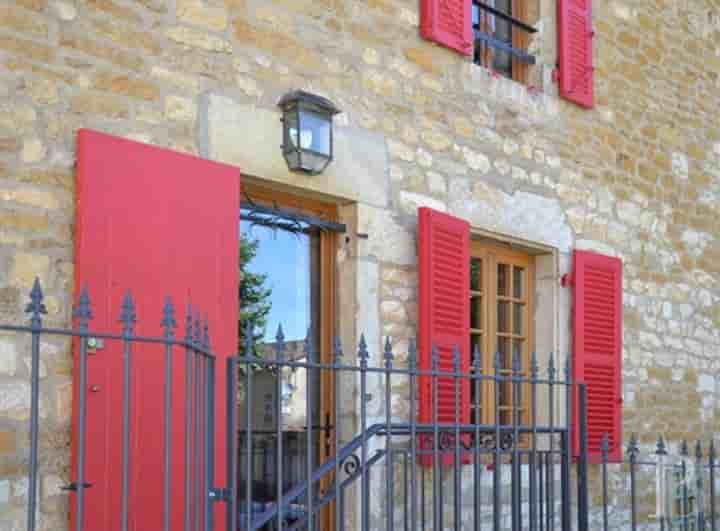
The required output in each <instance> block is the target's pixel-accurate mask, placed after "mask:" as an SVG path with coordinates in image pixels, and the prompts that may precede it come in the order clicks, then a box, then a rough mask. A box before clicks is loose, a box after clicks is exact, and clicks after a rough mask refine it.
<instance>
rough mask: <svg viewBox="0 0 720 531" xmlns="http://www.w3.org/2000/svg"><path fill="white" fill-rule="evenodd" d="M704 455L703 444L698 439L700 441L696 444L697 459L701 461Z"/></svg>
mask: <svg viewBox="0 0 720 531" xmlns="http://www.w3.org/2000/svg"><path fill="white" fill-rule="evenodd" d="M702 456H703V453H702V443H701V442H700V440H699V439H698V441H697V442H696V443H695V457H696V458H697V460H698V461H699V460H700V459H702Z"/></svg>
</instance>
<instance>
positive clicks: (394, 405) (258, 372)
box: [230, 326, 588, 531]
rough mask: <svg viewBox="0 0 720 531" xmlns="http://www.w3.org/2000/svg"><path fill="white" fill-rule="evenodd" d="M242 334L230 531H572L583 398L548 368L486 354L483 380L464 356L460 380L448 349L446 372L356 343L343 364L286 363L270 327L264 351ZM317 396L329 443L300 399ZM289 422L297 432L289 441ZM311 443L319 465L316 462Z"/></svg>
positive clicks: (413, 353)
mask: <svg viewBox="0 0 720 531" xmlns="http://www.w3.org/2000/svg"><path fill="white" fill-rule="evenodd" d="M255 332H256V331H255V330H252V329H250V328H248V329H246V330H245V333H244V337H245V344H244V346H243V349H242V350H243V352H241V355H240V356H239V357H238V358H236V359H235V360H233V363H234V364H236V365H237V374H238V375H239V377H238V378H237V379H235V381H234V382H231V385H232V384H235V385H237V386H238V391H237V396H239V397H240V399H239V400H240V405H241V407H240V416H241V417H242V418H241V419H240V422H239V425H238V433H237V437H236V439H235V442H234V444H236V445H237V448H238V456H239V459H238V461H237V463H236V465H237V467H238V473H237V484H236V485H235V486H234V487H232V490H233V492H234V493H236V496H233V497H232V501H231V503H232V504H235V506H234V507H233V508H232V509H231V510H232V511H233V512H235V515H236V517H237V526H236V528H235V529H244V530H256V529H273V530H294V529H326V528H329V527H326V524H327V523H328V522H331V526H332V527H334V528H335V529H337V530H338V531H340V530H343V529H346V528H349V529H360V530H363V531H364V530H367V529H375V528H383V529H387V530H389V531H393V530H395V529H401V530H416V529H423V530H425V529H433V530H439V529H447V528H448V527H450V528H452V529H455V530H460V529H471V528H472V529H475V530H480V529H488V530H490V529H492V530H499V529H512V530H513V531H515V530H521V529H523V530H525V529H530V530H533V531H550V530H555V529H557V530H567V531H569V530H570V529H572V528H574V527H575V522H574V521H573V516H574V513H573V511H572V508H571V505H572V503H573V502H578V503H579V502H580V500H578V498H579V497H580V498H582V497H583V496H585V497H586V496H587V486H586V485H585V484H581V483H584V482H585V481H586V475H585V472H583V474H576V483H577V485H575V484H574V483H571V479H572V473H573V465H572V459H573V456H572V449H571V440H572V439H571V419H572V413H571V411H570V408H571V402H572V401H571V399H570V397H571V396H572V393H573V390H575V389H576V390H577V392H578V393H579V394H580V396H581V402H580V408H581V409H582V411H580V412H579V414H580V417H581V418H583V419H584V413H585V412H584V401H583V400H584V397H585V387H584V385H582V384H575V383H573V382H572V381H571V380H570V371H569V367H565V368H563V370H562V371H559V370H558V369H557V368H556V363H555V361H554V356H552V355H550V356H548V357H547V362H546V366H545V368H544V369H541V368H540V365H539V363H538V359H537V357H536V356H534V355H533V356H532V358H531V359H530V360H529V362H526V363H528V365H529V366H523V360H522V359H521V358H520V355H519V354H516V355H515V356H514V359H513V360H512V362H511V366H510V367H507V366H506V364H504V362H503V360H502V359H501V357H500V355H499V354H496V355H495V356H494V359H493V361H492V365H491V367H492V369H491V370H490V371H489V372H488V371H485V372H483V370H482V366H483V360H482V359H481V354H480V352H479V351H478V350H477V349H476V350H475V352H474V353H473V356H472V360H471V367H472V370H470V371H462V370H461V359H460V356H461V354H460V350H459V348H455V349H454V351H453V354H452V361H450V362H449V363H448V360H447V359H442V356H441V353H440V351H439V349H437V348H435V349H433V352H432V353H431V354H430V357H431V366H430V368H428V369H420V368H419V367H418V356H419V353H418V352H417V350H416V347H415V345H414V343H413V342H410V344H409V347H408V348H407V352H403V353H401V355H399V354H398V353H396V352H395V350H394V347H393V345H392V342H391V341H390V339H389V338H388V339H387V340H386V341H385V343H384V348H383V349H380V351H379V352H376V353H371V352H370V349H369V346H368V344H367V342H366V340H365V337H364V336H362V337H361V339H360V341H359V344H358V347H357V349H356V350H355V352H353V353H346V352H344V350H343V348H342V346H341V344H340V342H339V341H336V342H335V346H334V349H333V351H332V352H326V353H322V352H320V350H319V349H317V348H315V347H314V346H313V344H312V341H310V340H305V341H304V344H303V348H302V349H301V350H300V351H299V352H298V349H297V348H296V345H295V346H293V347H292V348H290V347H289V346H288V344H287V342H286V340H285V336H284V333H283V329H282V326H280V327H279V329H278V332H277V334H276V337H275V338H274V340H273V341H269V340H267V339H265V340H264V341H256V340H255V339H254V338H255V337H256V333H255ZM291 350H292V353H290V351H291ZM232 372H234V371H232ZM298 375H303V376H302V377H298ZM230 378H231V379H232V378H234V376H230ZM298 378H299V379H300V380H302V381H303V382H304V385H305V388H304V391H303V389H302V385H299V386H298V388H297V392H296V393H295V394H292V393H290V394H289V395H288V393H287V392H286V393H285V394H283V393H284V390H286V389H287V387H288V385H289V384H288V383H287V382H288V381H295V380H298ZM327 382H332V383H333V387H334V388H335V389H336V393H335V396H334V400H333V401H332V403H331V404H329V405H328V404H326V405H325V407H326V408H329V410H330V411H329V412H328V413H327V418H328V419H331V422H332V423H333V426H332V427H331V431H332V433H331V434H330V435H329V436H326V433H327V432H328V426H315V425H314V423H315V419H316V415H315V414H314V413H315V412H316V410H317V409H318V408H319V407H320V405H319V404H316V402H315V401H316V400H317V397H316V396H315V395H314V394H313V393H311V392H310V391H309V390H310V389H311V387H313V388H317V386H318V385H319V386H320V387H321V389H323V390H324V387H323V386H327ZM421 386H425V390H424V391H422V392H421V391H420V388H421ZM441 386H442V388H440V387H441ZM463 386H466V390H467V389H468V388H469V389H474V392H473V393H472V400H471V403H470V404H463V405H469V407H471V408H472V410H473V413H472V415H470V422H465V421H462V420H461V418H467V417H466V416H465V417H463V416H462V415H461V414H459V413H456V414H454V415H453V414H452V411H455V412H458V411H459V410H460V408H461V393H462V391H461V389H462V387H463ZM428 389H429V390H430V392H429V393H428ZM321 392H323V391H321ZM263 397H264V398H263ZM349 397H355V398H353V399H349ZM483 397H485V398H483ZM488 397H489V398H488ZM523 397H526V399H524V398H523ZM428 399H430V400H431V402H432V403H431V404H430V407H431V409H432V411H433V415H432V418H431V421H430V422H419V421H418V411H419V407H420V401H421V400H428ZM258 400H260V401H263V400H265V401H266V403H265V404H264V405H262V404H258V403H257V401H258ZM440 402H442V403H440ZM504 404H509V405H504ZM522 404H527V406H523V405H522ZM427 405H428V404H425V406H427ZM448 405H449V406H450V408H449V409H448ZM440 408H443V412H442V416H441V412H440ZM298 409H300V410H301V411H300V412H301V413H302V414H301V415H299V416H300V422H299V425H298V426H295V427H294V428H291V427H290V425H291V424H292V422H293V420H294V419H293V418H292V417H297V416H298ZM483 409H484V411H485V412H486V413H483ZM448 411H450V412H451V413H450V418H449V417H448ZM452 417H454V418H452ZM583 426H584V424H581V428H582V427H583ZM317 428H320V429H317ZM586 438H587V437H586V434H581V440H582V441H586ZM325 441H328V442H327V444H328V446H327V448H326V450H331V451H326V452H325V453H324V454H322V455H321V452H320V451H319V447H320V446H321V445H322V444H325ZM582 448H583V449H584V448H585V446H584V445H583V446H582ZM586 457H587V456H586V452H585V451H583V452H581V455H580V456H579V462H580V463H585V465H586ZM583 470H585V469H583ZM584 503H585V505H584V506H585V507H587V501H585V502H584ZM577 518H578V519H577V525H578V527H577V528H578V529H583V530H585V529H588V527H587V518H586V517H585V518H581V517H580V516H579V515H578V517H577Z"/></svg>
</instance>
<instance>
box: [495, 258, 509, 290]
mask: <svg viewBox="0 0 720 531" xmlns="http://www.w3.org/2000/svg"><path fill="white" fill-rule="evenodd" d="M509 269H510V266H509V265H507V264H498V271H497V276H498V279H497V282H498V295H502V296H507V295H508V294H509V291H508V284H509V283H510V278H509V276H510V272H509V271H508V270H509Z"/></svg>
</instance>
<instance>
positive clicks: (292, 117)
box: [285, 111, 298, 151]
mask: <svg viewBox="0 0 720 531" xmlns="http://www.w3.org/2000/svg"><path fill="white" fill-rule="evenodd" d="M297 139H298V113H297V112H295V111H291V112H286V113H285V151H288V150H293V149H297V144H298V142H297Z"/></svg>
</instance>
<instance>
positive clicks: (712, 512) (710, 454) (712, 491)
mask: <svg viewBox="0 0 720 531" xmlns="http://www.w3.org/2000/svg"><path fill="white" fill-rule="evenodd" d="M708 465H709V467H710V529H711V531H716V523H715V441H714V440H713V439H710V449H709V451H708Z"/></svg>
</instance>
